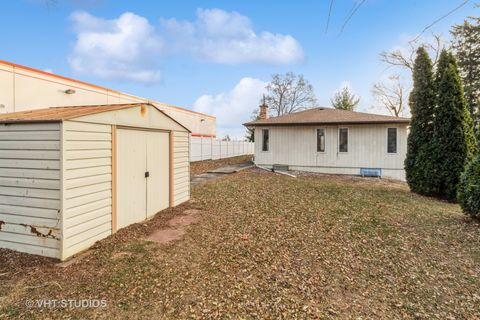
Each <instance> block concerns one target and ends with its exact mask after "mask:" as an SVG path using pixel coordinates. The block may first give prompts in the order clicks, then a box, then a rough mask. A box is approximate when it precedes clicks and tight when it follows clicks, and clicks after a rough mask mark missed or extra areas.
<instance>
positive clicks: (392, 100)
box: [372, 75, 408, 117]
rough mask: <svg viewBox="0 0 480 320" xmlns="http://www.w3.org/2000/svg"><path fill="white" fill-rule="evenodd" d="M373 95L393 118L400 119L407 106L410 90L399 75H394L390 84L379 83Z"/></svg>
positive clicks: (389, 81)
mask: <svg viewBox="0 0 480 320" xmlns="http://www.w3.org/2000/svg"><path fill="white" fill-rule="evenodd" d="M372 94H373V96H374V97H375V99H376V100H377V101H378V102H379V103H380V104H381V106H382V107H385V108H386V109H387V110H388V111H389V112H390V114H391V115H392V116H394V117H400V116H402V115H403V112H404V111H405V106H406V105H407V103H408V101H407V94H408V90H407V89H406V88H405V85H404V83H403V82H402V80H401V79H400V76H398V75H392V76H390V77H389V78H388V82H379V83H376V84H374V85H373V89H372Z"/></svg>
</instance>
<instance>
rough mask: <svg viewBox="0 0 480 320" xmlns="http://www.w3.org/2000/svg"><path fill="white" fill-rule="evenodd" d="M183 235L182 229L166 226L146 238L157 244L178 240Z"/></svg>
mask: <svg viewBox="0 0 480 320" xmlns="http://www.w3.org/2000/svg"><path fill="white" fill-rule="evenodd" d="M184 235H185V230H184V229H173V228H166V229H161V230H158V231H157V232H155V233H153V234H151V235H150V236H149V237H148V238H147V240H148V241H153V242H156V243H158V244H165V243H169V242H172V241H175V240H180V239H182V238H183V236H184Z"/></svg>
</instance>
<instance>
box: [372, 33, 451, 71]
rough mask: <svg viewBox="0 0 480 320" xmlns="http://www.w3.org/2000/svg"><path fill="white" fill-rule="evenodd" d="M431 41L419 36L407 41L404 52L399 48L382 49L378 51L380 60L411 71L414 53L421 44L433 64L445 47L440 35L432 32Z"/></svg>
mask: <svg viewBox="0 0 480 320" xmlns="http://www.w3.org/2000/svg"><path fill="white" fill-rule="evenodd" d="M432 37H433V39H432V41H429V42H426V41H422V40H421V39H420V38H418V37H417V38H415V39H413V40H411V41H409V42H408V48H407V50H406V51H405V52H402V51H401V50H399V49H397V50H392V51H382V52H381V53H380V60H381V61H383V62H385V63H386V64H388V65H390V66H395V67H401V68H406V69H408V70H410V71H413V63H414V61H415V54H416V51H417V48H418V47H420V46H423V47H424V48H425V49H426V50H427V51H428V52H429V53H430V56H431V58H432V62H433V65H434V66H435V65H436V64H437V61H438V58H439V56H440V52H441V51H442V49H443V48H444V47H445V41H444V40H443V38H442V36H441V35H438V34H435V33H432Z"/></svg>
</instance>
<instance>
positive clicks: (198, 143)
mask: <svg viewBox="0 0 480 320" xmlns="http://www.w3.org/2000/svg"><path fill="white" fill-rule="evenodd" d="M253 151H254V143H253V142H246V141H222V140H219V139H214V138H204V137H190V162H195V161H202V160H218V159H224V158H231V157H237V156H243V155H249V154H253Z"/></svg>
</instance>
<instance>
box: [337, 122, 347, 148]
mask: <svg viewBox="0 0 480 320" xmlns="http://www.w3.org/2000/svg"><path fill="white" fill-rule="evenodd" d="M338 151H339V152H348V128H340V129H338Z"/></svg>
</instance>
